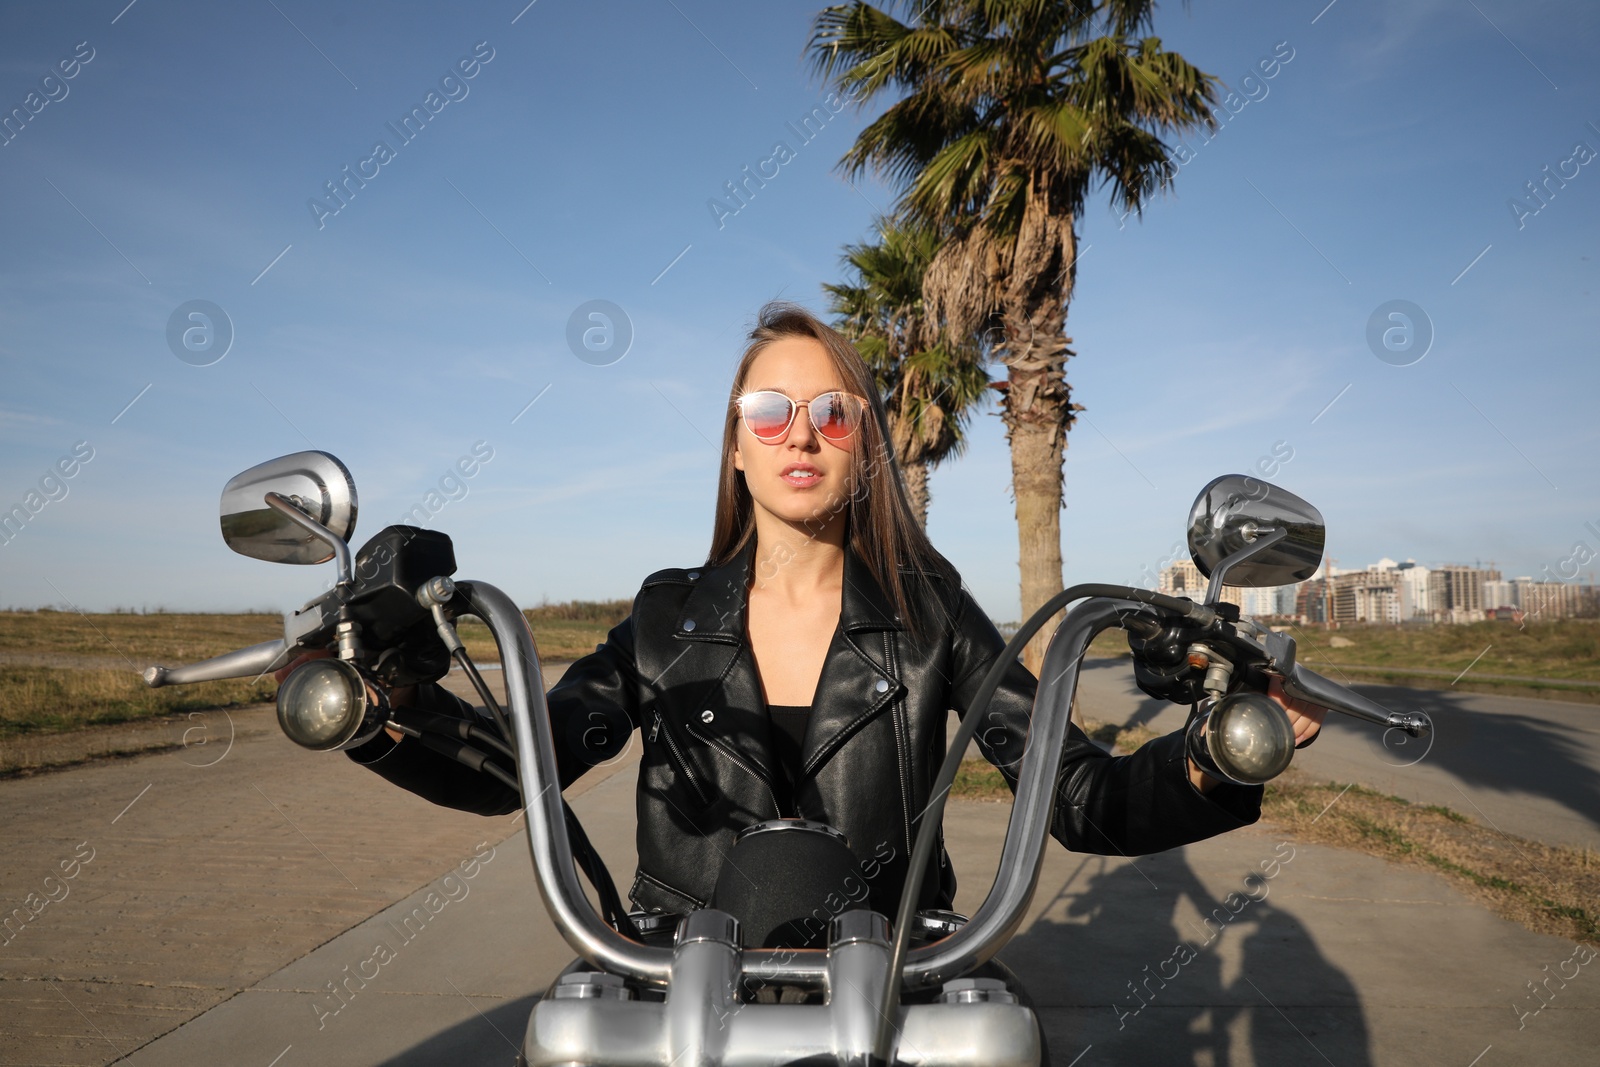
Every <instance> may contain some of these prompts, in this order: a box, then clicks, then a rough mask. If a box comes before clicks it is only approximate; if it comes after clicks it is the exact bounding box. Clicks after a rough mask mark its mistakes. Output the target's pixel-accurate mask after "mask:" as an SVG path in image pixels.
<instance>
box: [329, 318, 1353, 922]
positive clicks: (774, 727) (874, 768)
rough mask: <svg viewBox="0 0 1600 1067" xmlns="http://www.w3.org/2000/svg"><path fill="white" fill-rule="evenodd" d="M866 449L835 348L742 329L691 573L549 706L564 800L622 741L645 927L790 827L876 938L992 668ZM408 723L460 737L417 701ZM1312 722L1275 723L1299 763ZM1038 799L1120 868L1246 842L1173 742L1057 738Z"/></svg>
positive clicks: (512, 805)
mask: <svg viewBox="0 0 1600 1067" xmlns="http://www.w3.org/2000/svg"><path fill="white" fill-rule="evenodd" d="M886 438H887V435H886V429H885V421H884V413H883V407H882V403H881V400H880V398H879V396H878V394H877V390H876V387H875V385H874V382H873V379H872V376H871V373H870V372H869V371H868V369H867V367H866V366H865V364H864V363H863V362H862V361H861V359H860V357H859V356H858V355H857V354H856V352H855V350H854V349H853V348H852V347H851V346H850V344H849V342H848V341H846V340H845V339H844V338H843V337H842V336H841V335H840V334H838V333H837V332H835V331H834V330H832V329H830V328H829V327H828V326H826V325H824V324H823V323H822V322H820V321H818V320H817V319H816V318H815V317H813V316H812V315H811V314H810V313H808V312H806V311H805V310H803V309H801V308H799V307H795V306H793V305H787V304H769V305H768V306H767V307H765V308H763V309H762V312H761V316H760V323H759V325H758V326H757V328H756V329H755V330H754V331H753V332H752V333H751V335H750V343H749V346H748V347H747V348H746V350H745V353H744V357H743V359H741V360H740V362H739V365H738V369H737V371H736V372H735V374H734V380H733V390H732V396H731V398H730V403H729V406H728V413H727V417H726V422H725V425H724V429H723V461H722V472H721V478H720V482H719V485H718V493H717V508H716V517H715V521H714V525H713V533H712V544H711V552H710V554H709V556H708V559H707V562H706V563H705V565H704V566H701V567H699V568H695V569H692V570H675V569H674V570H664V571H658V572H657V573H655V574H652V575H651V576H650V577H648V578H647V579H645V582H644V585H643V587H642V588H641V589H640V590H639V594H638V596H637V597H635V599H634V602H633V611H632V614H631V615H630V616H629V618H628V619H627V620H625V621H624V622H622V623H621V624H619V625H618V626H617V627H616V628H615V629H613V630H612V631H611V633H610V635H609V636H608V637H607V639H606V642H605V644H603V645H601V646H599V647H598V648H597V649H596V650H595V652H594V653H593V654H591V655H589V656H586V657H584V658H583V659H581V660H579V661H578V662H576V663H574V664H573V665H572V666H571V667H569V668H568V669H567V672H566V674H565V675H564V676H563V677H562V679H561V681H560V683H559V684H558V685H556V686H555V687H554V688H553V689H552V690H551V691H550V694H549V707H550V714H551V718H552V721H553V725H554V728H555V738H556V741H557V745H558V751H557V757H558V761H559V763H560V769H561V785H562V787H563V788H565V787H566V786H567V785H568V784H570V783H571V782H572V781H574V780H575V779H576V778H578V777H579V776H580V775H581V774H582V773H583V772H584V771H585V770H586V769H588V767H590V766H592V765H593V764H595V763H597V762H600V761H601V760H604V759H607V758H610V757H611V756H614V755H615V754H616V753H617V751H619V750H620V749H621V747H622V744H623V742H624V741H626V739H627V738H628V737H629V736H631V731H633V730H636V729H637V730H640V731H641V732H642V735H643V755H642V761H641V766H640V772H639V784H638V810H639V826H638V854H639V868H638V871H637V873H636V876H635V878H634V881H633V885H632V888H631V890H630V892H629V896H630V897H631V898H632V899H633V901H634V902H635V903H636V904H637V905H639V906H641V907H643V908H644V909H646V910H648V911H652V912H661V911H665V912H682V911H687V910H690V909H693V908H698V907H703V906H705V905H706V904H707V903H708V901H709V900H710V899H711V895H712V891H713V888H714V886H715V885H716V881H717V875H718V872H719V870H720V868H721V866H722V861H723V857H724V856H725V855H726V854H727V853H728V851H729V849H730V848H731V845H732V841H733V837H734V835H735V834H736V833H737V832H738V831H739V830H741V829H743V828H744V827H747V826H750V825H752V824H754V823H757V822H761V821H763V820H767V819H772V818H777V817H785V816H800V817H804V818H807V819H813V820H816V821H820V822H825V823H828V824H830V825H832V826H834V827H836V828H837V829H839V830H841V831H843V832H844V834H845V835H846V836H847V837H848V839H849V840H850V842H851V844H852V847H853V848H854V850H855V852H856V854H857V856H858V857H859V858H860V859H862V861H863V864H862V870H863V872H864V873H866V874H867V875H868V877H869V879H870V906H871V907H872V908H873V909H874V910H877V911H880V912H883V913H885V914H889V915H893V914H894V912H895V908H896V902H897V899H898V895H899V892H900V889H901V887H902V885H903V883H904V879H905V876H906V868H907V864H908V862H909V857H910V853H911V846H912V841H913V838H914V835H915V830H916V823H915V819H916V814H917V813H918V812H920V811H922V810H923V809H924V808H925V806H926V805H927V803H928V801H929V795H930V792H931V782H932V779H933V778H934V776H935V775H936V773H937V771H938V767H939V763H940V761H941V760H942V759H943V756H944V751H945V725H946V721H947V711H948V710H949V709H951V708H954V709H955V710H956V711H957V712H958V713H961V714H965V713H966V712H967V711H968V710H969V705H970V703H971V701H972V699H973V696H974V694H975V693H976V691H977V689H978V687H979V685H980V684H981V683H982V680H983V678H984V675H985V674H986V673H987V671H988V669H989V667H990V665H991V664H992V663H993V662H994V660H995V658H996V657H997V656H998V655H999V654H1000V652H1001V650H1002V648H1003V646H1004V642H1003V641H1002V640H1001V638H1000V635H999V634H998V632H996V630H995V628H994V626H993V625H992V624H991V623H990V622H989V620H988V618H987V617H986V616H985V615H984V613H983V611H982V610H981V609H979V607H978V606H977V604H976V603H974V601H973V600H972V598H971V597H970V596H969V595H968V594H967V593H966V592H965V591H964V590H963V589H962V588H961V585H960V580H959V578H958V576H957V575H956V573H955V571H954V569H953V568H952V567H951V566H950V564H949V563H948V562H947V561H946V560H945V559H944V558H943V557H942V556H940V555H939V553H938V552H937V551H935V550H934V548H933V546H932V545H931V544H930V543H929V541H928V539H927V537H926V536H925V535H924V534H923V533H922V531H921V530H920V528H918V526H917V525H916V523H915V522H914V521H913V520H912V518H911V515H910V511H909V509H908V507H907V505H906V501H905V496H904V492H903V489H902V488H901V484H900V480H899V475H898V473H897V471H896V469H895V466H894V463H893V461H892V459H891V458H890V451H889V447H888V445H887V443H886ZM1035 685H1036V682H1035V679H1034V678H1033V676H1032V675H1031V674H1030V673H1029V672H1028V671H1027V670H1026V669H1025V668H1024V667H1022V665H1021V664H1020V663H1016V662H1013V663H1012V664H1011V665H1010V666H1009V667H1008V668H1007V670H1006V674H1005V679H1004V682H1003V684H1002V685H1001V686H1000V689H999V690H998V692H997V693H996V695H995V697H994V700H993V701H992V702H991V704H990V705H989V707H988V709H987V710H985V711H984V712H983V714H984V715H985V717H986V722H985V725H984V727H983V728H982V729H981V730H980V731H979V733H978V737H979V744H980V747H981V748H982V750H983V752H984V755H985V756H986V757H987V758H988V759H989V760H990V761H991V762H993V763H995V764H996V765H997V766H999V768H1000V769H1001V771H1002V773H1003V774H1004V775H1005V777H1006V779H1007V781H1008V782H1010V784H1011V785H1012V787H1013V788H1015V786H1016V775H1017V772H1018V770H1020V766H1021V755H1022V753H1023V750H1024V748H1025V745H1026V741H1027V734H1028V722H1029V716H1030V713H1031V710H1032V705H1033V695H1034V689H1035ZM397 696H399V698H400V699H404V697H403V695H397ZM418 699H419V701H420V702H422V703H425V704H428V705H430V706H433V707H435V708H436V709H439V710H451V707H452V704H451V702H453V705H454V710H453V713H455V714H469V715H470V714H472V712H471V710H470V709H469V708H468V707H467V706H466V705H465V704H463V703H461V702H460V701H456V700H455V698H454V697H450V696H449V694H447V693H445V692H444V691H443V690H441V689H439V688H438V687H436V686H430V687H423V689H422V691H421V693H420V694H419V698H418ZM1280 702H1281V700H1280ZM1321 717H1322V709H1318V708H1310V709H1303V710H1301V709H1292V708H1291V709H1290V718H1291V720H1292V721H1293V722H1294V723H1295V732H1296V734H1297V736H1298V737H1299V738H1300V739H1302V740H1304V739H1308V738H1309V737H1310V736H1312V735H1313V734H1315V732H1316V730H1317V728H1318V724H1319V722H1320V720H1321ZM351 757H352V758H353V759H356V760H358V761H360V762H363V763H365V764H367V765H368V766H370V767H371V768H372V769H373V770H374V771H376V772H377V773H378V774H380V775H383V776H384V777H385V778H387V779H389V780H390V781H392V782H395V783H396V784H399V785H401V786H404V787H405V788H407V789H410V790H412V791H414V792H416V793H418V794H420V795H422V796H424V797H426V798H428V799H430V800H433V801H435V802H437V803H440V804H446V805H449V806H452V807H457V808H462V809H466V810H469V811H477V812H482V813H484V814H502V813H507V812H511V811H515V810H516V809H517V808H518V807H519V806H520V801H519V798H518V797H517V796H516V795H515V794H514V793H513V792H512V791H510V790H509V789H507V788H505V787H504V786H501V785H499V784H497V783H496V782H494V781H493V780H491V779H489V778H487V777H485V776H482V775H477V774H475V773H473V772H471V771H467V770H465V769H463V768H462V767H460V766H459V765H457V764H454V763H452V762H449V761H447V760H445V759H444V758H442V757H438V756H436V755H434V754H433V753H431V752H429V751H427V750H425V749H422V748H420V746H418V745H416V744H415V743H414V742H408V741H403V740H397V738H396V736H395V735H388V736H385V735H380V736H379V737H378V738H377V739H376V740H375V741H373V742H371V743H369V744H368V745H365V746H363V747H362V748H360V749H356V750H354V751H352V752H351ZM1055 795H1056V809H1055V812H1054V818H1053V822H1052V827H1051V831H1052V834H1053V835H1054V836H1055V838H1056V839H1057V840H1059V841H1060V842H1061V843H1062V844H1063V845H1065V846H1066V847H1068V848H1069V849H1073V850H1075V851H1080V852H1094V853H1102V854H1122V855H1137V854H1143V853H1149V852H1157V851H1161V850H1163V849H1168V848H1172V847H1174V846H1177V845H1182V844H1186V843H1188V842H1191V841H1198V840H1201V839H1203V838H1206V837H1210V836H1213V835H1215V834H1218V833H1222V832H1224V831H1226V830H1231V829H1234V828H1236V827H1239V826H1244V825H1247V824H1249V823H1252V822H1254V821H1255V820H1256V819H1257V817H1258V816H1259V814H1260V805H1261V789H1260V788H1259V787H1254V788H1247V787H1243V786H1239V785H1235V784H1233V783H1230V782H1218V781H1215V780H1213V779H1211V778H1208V777H1206V776H1205V775H1203V774H1202V773H1201V772H1200V770H1199V769H1198V768H1197V767H1196V766H1194V764H1193V763H1191V762H1190V761H1189V760H1188V758H1187V756H1186V755H1185V754H1184V745H1183V734H1182V731H1177V732H1174V733H1172V734H1168V735H1167V736H1165V737H1161V738H1157V739H1156V740H1154V741H1151V742H1150V743H1148V744H1146V745H1145V746H1144V747H1143V748H1141V749H1140V750H1139V751H1138V752H1136V753H1134V754H1132V755H1129V756H1121V757H1112V756H1109V755H1107V754H1106V753H1105V752H1103V751H1102V750H1101V749H1099V748H1098V747H1096V746H1095V745H1094V744H1093V743H1092V742H1090V741H1089V739H1088V738H1087V737H1086V736H1084V734H1083V733H1082V732H1081V731H1079V730H1078V729H1077V728H1076V727H1073V728H1072V729H1071V733H1070V736H1069V738H1068V741H1067V748H1066V755H1065V757H1064V759H1063V762H1062V766H1061V769H1060V771H1059V775H1058V780H1057V789H1056V794H1055ZM934 863H935V864H936V865H937V869H930V872H929V874H930V877H928V878H927V879H925V881H924V885H923V894H922V900H921V902H920V904H921V906H922V907H926V908H948V907H949V906H950V905H951V903H952V901H953V900H954V897H955V888H956V882H955V876H954V873H953V871H952V870H951V867H950V864H949V860H948V858H947V857H946V855H945V854H944V850H943V848H941V849H939V850H938V855H937V856H936V858H935V860H934Z"/></svg>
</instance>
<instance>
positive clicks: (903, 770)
mask: <svg viewBox="0 0 1600 1067" xmlns="http://www.w3.org/2000/svg"><path fill="white" fill-rule="evenodd" d="M894 652H895V649H894V635H893V634H892V633H890V632H889V631H887V630H885V631H884V633H883V658H884V663H885V664H886V665H887V666H888V668H889V675H890V677H898V671H897V669H896V668H897V667H898V663H897V662H896V658H895V654H894ZM904 711H905V701H904V700H902V699H901V698H900V697H896V698H895V706H894V711H893V714H894V747H895V751H896V753H897V754H898V755H899V759H900V814H901V817H902V818H903V819H904V820H905V827H906V860H907V861H908V862H909V861H910V859H911V853H912V845H911V779H910V768H909V765H908V763H907V760H906V747H907V745H908V744H909V743H910V737H909V736H903V735H902V729H904V730H905V734H906V735H909V733H910V727H909V725H908V724H906V723H905V721H904V718H903V715H902V713H903V712H904Z"/></svg>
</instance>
